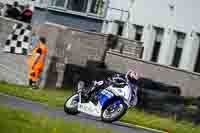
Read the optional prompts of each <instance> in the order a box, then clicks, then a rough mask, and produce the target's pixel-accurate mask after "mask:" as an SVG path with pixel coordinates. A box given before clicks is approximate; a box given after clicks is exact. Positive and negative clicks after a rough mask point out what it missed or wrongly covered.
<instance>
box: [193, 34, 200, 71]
mask: <svg viewBox="0 0 200 133" xmlns="http://www.w3.org/2000/svg"><path fill="white" fill-rule="evenodd" d="M199 39H200V37H199ZM199 45H200V44H199ZM194 71H195V72H198V73H200V47H199V51H198V55H197V58H196V64H195V68H194Z"/></svg>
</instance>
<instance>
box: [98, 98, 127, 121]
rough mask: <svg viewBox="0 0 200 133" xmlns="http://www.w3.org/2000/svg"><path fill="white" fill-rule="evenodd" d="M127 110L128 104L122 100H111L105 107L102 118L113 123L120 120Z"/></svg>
mask: <svg viewBox="0 0 200 133" xmlns="http://www.w3.org/2000/svg"><path fill="white" fill-rule="evenodd" d="M126 111H127V105H126V104H125V103H124V102H123V101H122V100H117V101H116V100H111V101H109V102H108V104H106V105H105V106H104V107H103V110H102V113H101V119H102V121H104V122H108V123H112V122H114V121H117V120H119V119H120V118H121V117H122V116H123V115H124V114H125V113H126Z"/></svg>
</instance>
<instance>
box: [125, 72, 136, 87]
mask: <svg viewBox="0 0 200 133" xmlns="http://www.w3.org/2000/svg"><path fill="white" fill-rule="evenodd" d="M126 79H127V80H128V81H129V82H130V83H132V84H137V81H138V79H139V76H138V74H137V73H136V72H135V71H134V70H129V71H128V72H127V73H126Z"/></svg>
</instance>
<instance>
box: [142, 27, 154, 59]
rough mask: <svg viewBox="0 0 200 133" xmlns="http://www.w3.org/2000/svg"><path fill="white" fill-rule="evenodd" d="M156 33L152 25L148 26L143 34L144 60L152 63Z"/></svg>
mask: <svg viewBox="0 0 200 133" xmlns="http://www.w3.org/2000/svg"><path fill="white" fill-rule="evenodd" d="M155 39H156V31H155V28H154V27H153V26H152V25H146V26H145V28H144V32H143V38H142V40H143V46H144V51H143V53H144V54H143V60H146V61H150V60H151V57H152V54H153V47H154V42H155Z"/></svg>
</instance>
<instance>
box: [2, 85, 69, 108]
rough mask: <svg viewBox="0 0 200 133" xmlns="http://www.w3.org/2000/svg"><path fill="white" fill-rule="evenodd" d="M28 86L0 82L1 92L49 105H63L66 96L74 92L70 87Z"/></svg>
mask: <svg viewBox="0 0 200 133" xmlns="http://www.w3.org/2000/svg"><path fill="white" fill-rule="evenodd" d="M29 88H30V87H28V86H20V85H14V84H8V83H6V82H0V92H2V93H5V94H9V95H14V96H17V97H22V98H25V99H30V100H32V101H38V102H42V103H45V104H48V105H49V106H56V107H59V106H63V102H64V100H65V98H66V97H67V96H69V95H71V94H72V92H71V91H70V90H69V89H65V90H64V89H58V90H56V89H39V90H32V89H29Z"/></svg>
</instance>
